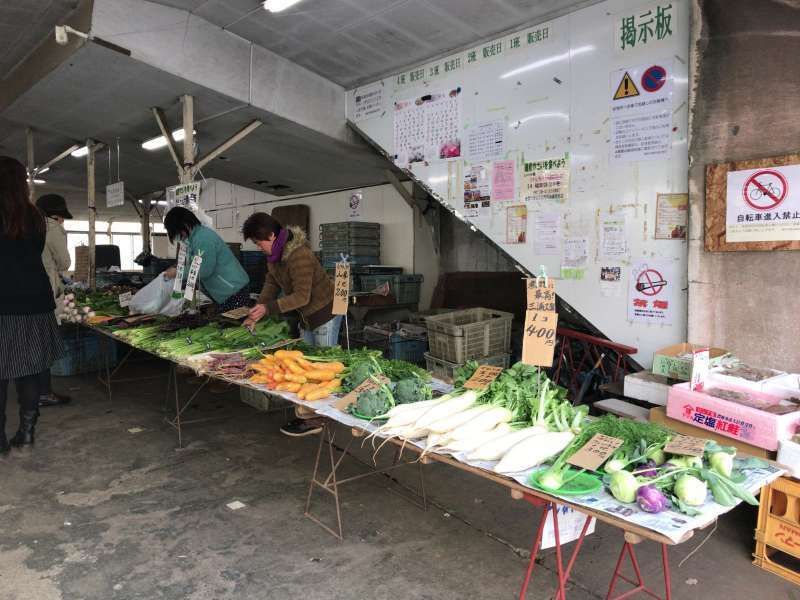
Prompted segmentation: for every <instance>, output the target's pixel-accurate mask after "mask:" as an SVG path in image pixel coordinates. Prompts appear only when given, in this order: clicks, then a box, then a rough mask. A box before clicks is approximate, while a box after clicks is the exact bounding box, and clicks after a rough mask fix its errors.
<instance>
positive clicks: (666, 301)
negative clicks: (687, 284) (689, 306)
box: [628, 259, 680, 325]
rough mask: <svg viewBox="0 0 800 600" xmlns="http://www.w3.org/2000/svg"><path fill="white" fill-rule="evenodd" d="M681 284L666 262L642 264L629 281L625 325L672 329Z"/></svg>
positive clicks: (632, 268)
mask: <svg viewBox="0 0 800 600" xmlns="http://www.w3.org/2000/svg"><path fill="white" fill-rule="evenodd" d="M679 293H680V284H679V282H678V281H677V279H676V275H675V264H674V263H673V262H670V261H666V260H644V259H643V260H641V261H638V262H636V263H634V264H633V266H632V267H631V276H630V277H629V278H628V321H634V322H638V323H661V324H663V325H671V324H672V322H673V319H674V315H675V306H676V303H677V302H678V298H679V297H678V294H679Z"/></svg>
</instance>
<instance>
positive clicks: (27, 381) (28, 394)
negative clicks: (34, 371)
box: [0, 371, 50, 426]
mask: <svg viewBox="0 0 800 600" xmlns="http://www.w3.org/2000/svg"><path fill="white" fill-rule="evenodd" d="M47 373H48V376H49V374H50V371H48V372H47ZM40 378H41V374H39V375H26V376H25V377H19V378H17V379H15V380H14V383H15V384H16V386H17V401H18V402H19V407H20V412H34V411H38V410H39V380H40ZM7 400H8V379H0V424H2V425H3V426H5V422H6V401H7Z"/></svg>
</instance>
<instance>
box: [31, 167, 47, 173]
mask: <svg viewBox="0 0 800 600" xmlns="http://www.w3.org/2000/svg"><path fill="white" fill-rule="evenodd" d="M49 170H50V167H45V168H44V169H34V170H33V171H34V173H36V174H37V175H41V174H42V173H47V172H48V171H49Z"/></svg>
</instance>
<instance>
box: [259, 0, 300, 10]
mask: <svg viewBox="0 0 800 600" xmlns="http://www.w3.org/2000/svg"><path fill="white" fill-rule="evenodd" d="M298 2H300V0H264V4H263V6H264V9H265V10H268V11H269V12H274V13H276V12H281V11H282V10H286V9H287V8H289V7H290V6H294V5H295V4H297V3H298Z"/></svg>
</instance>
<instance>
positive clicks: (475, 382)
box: [464, 365, 503, 390]
mask: <svg viewBox="0 0 800 600" xmlns="http://www.w3.org/2000/svg"><path fill="white" fill-rule="evenodd" d="M502 372H503V367H491V366H489V365H481V366H480V367H478V368H477V369H475V372H474V373H473V374H472V377H470V378H469V379H467V381H466V382H465V383H464V387H465V388H467V389H468V390H484V389H486V388H487V387H489V386H490V385H491V383H492V382H493V381H494V380H495V379H497V376H498V375H500V373H502Z"/></svg>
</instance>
